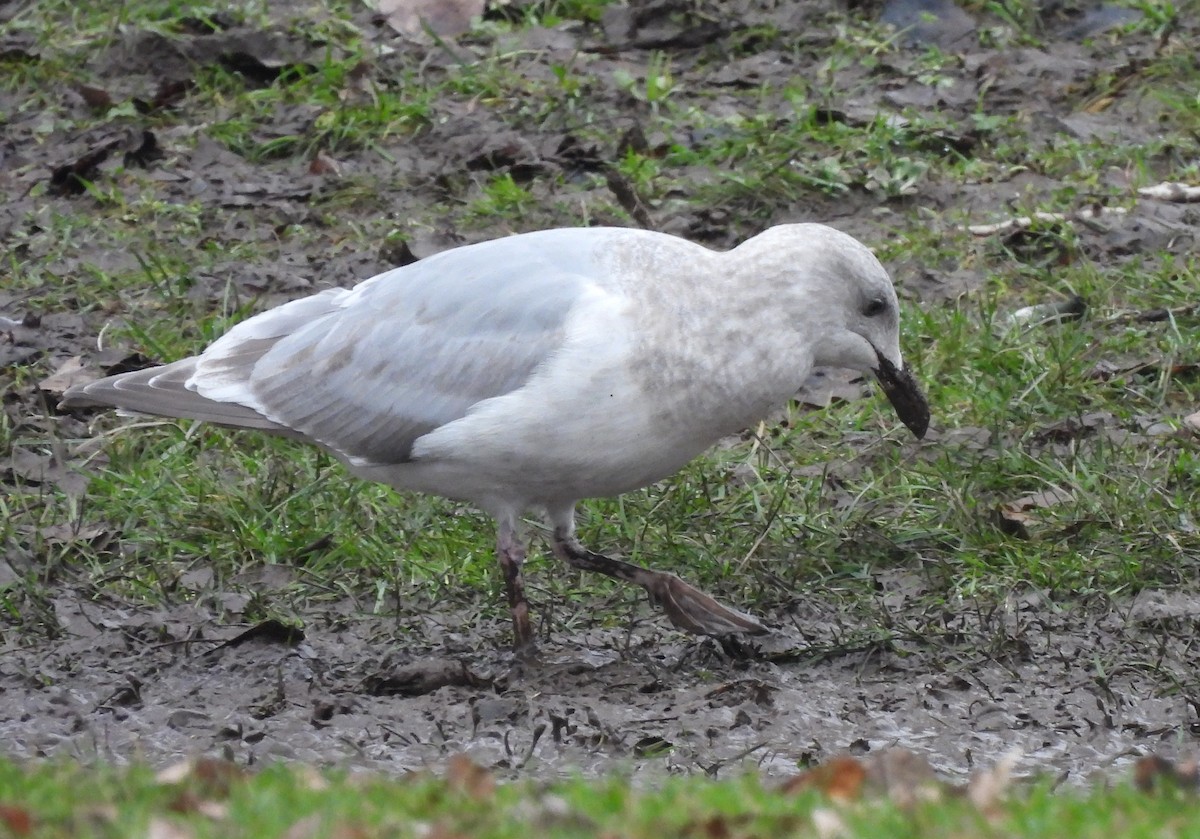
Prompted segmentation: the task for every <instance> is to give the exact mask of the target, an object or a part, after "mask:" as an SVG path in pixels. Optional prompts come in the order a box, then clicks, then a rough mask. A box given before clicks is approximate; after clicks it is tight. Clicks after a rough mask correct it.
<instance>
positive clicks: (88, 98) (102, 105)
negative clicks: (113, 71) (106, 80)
mask: <svg viewBox="0 0 1200 839" xmlns="http://www.w3.org/2000/svg"><path fill="white" fill-rule="evenodd" d="M75 92H76V93H78V94H79V95H80V96H81V97H83V101H84V103H85V104H86V105H87V106H88V107H89V108H91V109H92V110H94V111H107V110H108V109H109V108H111V107H112V104H113V100H112V96H111V95H110V94H109V92H108V91H107V90H105V89H104V88H101V87H92V86H91V85H86V84H77V85H75Z"/></svg>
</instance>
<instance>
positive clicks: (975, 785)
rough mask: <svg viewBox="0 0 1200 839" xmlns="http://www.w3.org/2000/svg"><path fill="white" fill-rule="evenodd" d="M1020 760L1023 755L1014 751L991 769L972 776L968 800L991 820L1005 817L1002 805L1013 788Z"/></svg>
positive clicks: (968, 785) (968, 788)
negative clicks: (1013, 772)
mask: <svg viewBox="0 0 1200 839" xmlns="http://www.w3.org/2000/svg"><path fill="white" fill-rule="evenodd" d="M1020 759H1021V753H1020V752H1019V751H1017V750H1015V749H1014V750H1013V751H1011V752H1009V753H1008V754H1006V755H1005V756H1004V757H1002V758H1000V760H999V761H997V762H996V765H995V766H993V767H992V768H991V769H985V770H982V771H980V772H976V773H974V774H973V775H971V780H970V781H968V782H967V799H968V800H969V801H970V802H971V803H972V804H974V805H975V809H976V810H978V811H979V812H980V813H982V814H983V815H984V816H986V817H988V818H989V819H997V818H999V817H1000V816H1001V815H1003V813H1002V811H1001V809H1000V805H1001V804H1003V803H1004V796H1005V794H1007V792H1008V790H1009V788H1010V787H1011V786H1012V771H1013V768H1014V767H1015V766H1016V765H1017V761H1019V760H1020Z"/></svg>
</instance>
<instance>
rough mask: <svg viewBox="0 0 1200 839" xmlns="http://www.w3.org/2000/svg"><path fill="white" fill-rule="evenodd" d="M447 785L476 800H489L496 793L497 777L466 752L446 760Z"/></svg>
mask: <svg viewBox="0 0 1200 839" xmlns="http://www.w3.org/2000/svg"><path fill="white" fill-rule="evenodd" d="M445 779H446V785H447V786H449V787H450V788H451V789H453V790H455V791H456V792H458V793H461V794H462V795H465V796H467V797H468V798H471V799H474V800H475V801H489V800H491V798H492V797H493V796H494V795H495V793H496V777H495V776H494V775H493V774H492V773H491V772H490V771H488V770H487V769H485V768H484V767H482V766H480V765H479V764H478V763H476V762H475V761H473V760H471V758H470V757H469V756H467V755H465V754H456V755H454V756H452V757H451V758H450V759H449V760H448V761H446V773H445Z"/></svg>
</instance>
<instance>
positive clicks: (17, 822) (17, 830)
mask: <svg viewBox="0 0 1200 839" xmlns="http://www.w3.org/2000/svg"><path fill="white" fill-rule="evenodd" d="M0 825H3V827H4V832H5V835H8V834H11V835H13V836H28V835H29V834H30V833H33V815H32V814H30V812H29V811H28V810H26V809H25V808H24V807H18V806H16V805H15V804H0Z"/></svg>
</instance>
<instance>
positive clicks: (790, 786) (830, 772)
mask: <svg viewBox="0 0 1200 839" xmlns="http://www.w3.org/2000/svg"><path fill="white" fill-rule="evenodd" d="M866 780H867V769H866V767H865V766H863V764H862V761H860V760H859V759H858V758H854V757H850V756H848V755H842V756H840V757H835V758H833V759H832V760H830V761H828V762H827V763H822V764H821V765H820V766H816V767H813V768H812V769H810V770H808V771H807V772H803V773H801V774H799V775H797V776H796V777H795V778H792V779H791V780H789V781H787V782H786V783H785V784H784V785H783V786H782V787H781V788H780V789H781V791H782V792H785V793H796V792H803V791H805V790H810V789H815V790H819V791H821V792H823V793H824V794H825V795H827V796H829V798H831V799H833V800H834V801H840V802H846V801H853V800H855V799H857V798H859V797H861V795H862V789H863V784H864V783H865V782H866Z"/></svg>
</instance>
